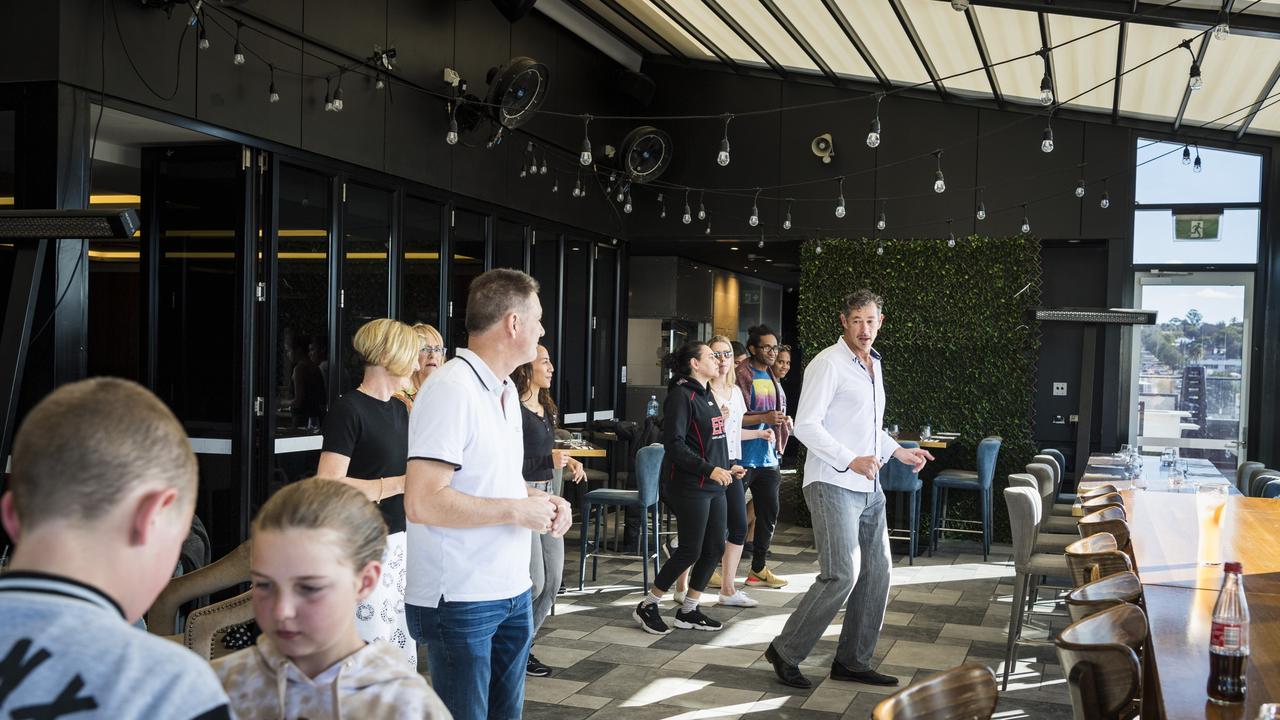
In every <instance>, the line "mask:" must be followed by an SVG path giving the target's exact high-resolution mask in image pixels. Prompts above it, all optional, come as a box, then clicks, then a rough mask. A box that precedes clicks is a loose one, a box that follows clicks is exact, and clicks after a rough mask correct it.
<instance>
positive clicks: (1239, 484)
mask: <svg viewBox="0 0 1280 720" xmlns="http://www.w3.org/2000/svg"><path fill="white" fill-rule="evenodd" d="M1264 467H1266V466H1265V465H1263V464H1262V463H1260V462H1258V461H1256V460H1246V461H1244V462H1242V463H1240V466H1239V467H1237V468H1236V489H1237V490H1239V491H1240V493H1241V494H1248V492H1249V476H1250V475H1252V474H1253V471H1254V470H1260V469H1262V468H1264Z"/></svg>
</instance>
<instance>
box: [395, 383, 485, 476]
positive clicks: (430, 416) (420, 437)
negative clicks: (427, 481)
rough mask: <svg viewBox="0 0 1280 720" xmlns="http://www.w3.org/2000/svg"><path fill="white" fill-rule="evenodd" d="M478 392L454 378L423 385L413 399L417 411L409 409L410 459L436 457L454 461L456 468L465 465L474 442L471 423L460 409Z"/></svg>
mask: <svg viewBox="0 0 1280 720" xmlns="http://www.w3.org/2000/svg"><path fill="white" fill-rule="evenodd" d="M474 394H475V393H474V392H473V391H471V390H468V389H467V388H464V387H463V386H462V385H461V384H459V383H457V382H452V378H449V379H444V380H441V381H439V382H428V383H427V384H426V385H424V386H423V388H422V392H420V393H418V397H417V398H416V399H415V401H414V403H413V408H414V412H412V413H409V459H410V460H435V461H436V462H442V463H446V464H448V465H452V466H453V469H454V470H455V471H457V470H461V469H462V459H463V458H464V457H465V453H466V449H467V447H468V446H469V445H470V444H471V423H470V422H468V420H469V419H470V418H460V417H458V416H457V414H456V413H457V412H458V410H459V409H460V408H465V407H468V406H469V405H470V404H471V402H472V400H471V398H472V397H473V395H474ZM419 407H421V408H422V410H421V411H419V410H418V408H419ZM445 408H452V409H453V411H452V412H450V411H446V410H445Z"/></svg>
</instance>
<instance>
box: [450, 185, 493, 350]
mask: <svg viewBox="0 0 1280 720" xmlns="http://www.w3.org/2000/svg"><path fill="white" fill-rule="evenodd" d="M453 217H454V227H453V239H452V244H451V245H450V250H449V252H450V254H451V255H452V256H453V257H452V258H451V261H450V263H449V302H451V303H453V314H452V315H451V316H450V319H449V336H448V338H447V340H448V342H449V348H450V349H451V350H456V349H457V348H460V347H466V346H467V328H466V322H467V291H469V290H470V289H471V281H472V280H475V279H476V278H477V277H479V275H480V273H482V272H484V243H485V227H484V226H485V216H484V215H479V214H477V213H473V212H467V211H465V210H458V211H457V212H455V213H454V216H453Z"/></svg>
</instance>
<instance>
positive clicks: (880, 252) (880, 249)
mask: <svg viewBox="0 0 1280 720" xmlns="http://www.w3.org/2000/svg"><path fill="white" fill-rule="evenodd" d="M876 254H877V255H883V254H884V243H883V242H881V243H879V244H877V245H876Z"/></svg>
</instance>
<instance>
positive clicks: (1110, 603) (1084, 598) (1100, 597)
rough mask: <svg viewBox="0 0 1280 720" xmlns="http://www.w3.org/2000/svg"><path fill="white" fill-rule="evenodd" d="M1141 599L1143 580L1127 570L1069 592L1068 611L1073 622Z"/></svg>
mask: <svg viewBox="0 0 1280 720" xmlns="http://www.w3.org/2000/svg"><path fill="white" fill-rule="evenodd" d="M1121 554H1123V553H1121ZM1141 599H1142V581H1141V580H1139V579H1138V576H1137V575H1135V574H1133V572H1131V571H1125V572H1122V573H1116V574H1114V575H1108V576H1107V577H1104V578H1102V579H1100V580H1094V581H1093V582H1091V583H1086V584H1084V585H1081V586H1080V587H1078V588H1076V589H1074V590H1072V591H1071V592H1069V593H1067V612H1068V613H1069V614H1070V615H1071V622H1080V621H1081V620H1083V619H1085V618H1087V617H1089V616H1090V615H1096V614H1098V613H1100V612H1102V611H1103V610H1106V609H1108V608H1113V607H1115V606H1117V605H1125V604H1133V605H1137V604H1138V601H1139V600H1141Z"/></svg>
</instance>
